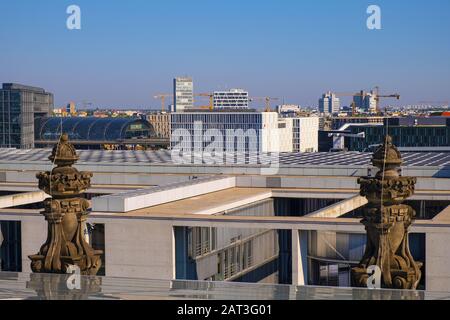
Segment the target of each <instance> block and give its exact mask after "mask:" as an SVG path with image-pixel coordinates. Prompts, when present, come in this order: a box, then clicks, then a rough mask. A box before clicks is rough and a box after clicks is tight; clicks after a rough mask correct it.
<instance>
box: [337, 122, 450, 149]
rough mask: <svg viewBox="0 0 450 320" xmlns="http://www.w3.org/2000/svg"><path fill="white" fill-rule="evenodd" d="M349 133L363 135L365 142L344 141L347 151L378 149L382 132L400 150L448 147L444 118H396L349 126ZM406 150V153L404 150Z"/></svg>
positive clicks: (449, 125)
mask: <svg viewBox="0 0 450 320" xmlns="http://www.w3.org/2000/svg"><path fill="white" fill-rule="evenodd" d="M346 130H348V132H349V133H351V134H357V133H361V132H364V134H365V139H358V138H351V137H349V138H346V141H345V145H346V147H347V148H348V150H350V151H365V150H370V149H371V148H373V147H374V146H376V145H378V144H379V142H380V141H382V140H381V139H383V136H384V135H385V134H386V131H388V132H389V135H391V136H392V138H393V141H394V144H395V145H396V146H398V147H399V148H400V149H401V150H410V151H421V150H424V151H432V150H436V151H438V150H440V151H444V149H447V152H448V151H449V150H448V147H449V146H450V118H448V117H396V118H386V119H384V125H382V126H380V125H376V124H373V123H372V124H367V125H362V124H359V125H357V124H355V125H349V126H348V128H347V129H346ZM405 148H406V149H405Z"/></svg>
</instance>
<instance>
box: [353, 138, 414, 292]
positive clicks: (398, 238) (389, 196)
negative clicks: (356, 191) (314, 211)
mask: <svg viewBox="0 0 450 320" xmlns="http://www.w3.org/2000/svg"><path fill="white" fill-rule="evenodd" d="M372 163H373V165H374V166H376V167H378V168H379V169H380V170H379V172H378V173H377V175H376V176H375V177H374V178H370V177H366V178H360V179H358V183H359V184H360V185H361V192H360V194H361V196H364V197H366V198H367V200H368V201H369V203H368V205H367V208H366V209H365V210H364V218H363V219H362V220H361V223H363V224H364V226H365V229H366V232H367V244H366V250H365V253H364V256H363V258H362V260H361V262H360V263H359V265H358V266H357V267H356V268H353V269H352V281H353V285H354V286H356V287H366V286H367V280H368V277H369V275H368V274H367V268H368V267H369V266H371V265H377V266H378V267H380V269H381V272H382V276H381V284H382V287H384V288H396V289H415V288H417V285H418V283H419V281H420V277H421V272H420V268H421V265H422V264H421V263H416V262H415V261H414V259H413V257H412V255H411V252H410V250H409V242H408V229H409V226H410V225H411V223H412V221H413V219H414V216H415V211H414V210H413V209H412V208H411V207H410V206H407V205H404V204H402V202H403V201H404V200H405V199H406V198H408V197H410V196H411V195H412V194H413V193H414V186H415V183H416V178H412V177H401V176H400V175H399V167H400V165H401V164H402V159H401V155H400V152H399V151H398V150H397V148H396V147H395V146H394V145H393V144H392V139H391V137H389V136H387V137H386V138H385V143H384V144H383V145H382V146H380V147H379V148H378V150H377V151H375V153H374V155H373V158H372Z"/></svg>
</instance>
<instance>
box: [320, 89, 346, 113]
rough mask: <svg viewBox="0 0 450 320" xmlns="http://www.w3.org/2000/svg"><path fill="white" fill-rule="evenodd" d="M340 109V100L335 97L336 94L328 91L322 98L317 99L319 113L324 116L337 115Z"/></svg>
mask: <svg viewBox="0 0 450 320" xmlns="http://www.w3.org/2000/svg"><path fill="white" fill-rule="evenodd" d="M340 108H341V102H340V99H339V98H338V97H337V96H336V94H334V93H332V92H330V91H328V92H327V93H325V94H323V95H322V98H320V99H319V112H320V113H322V114H324V115H328V114H330V115H332V114H337V113H339V110H340Z"/></svg>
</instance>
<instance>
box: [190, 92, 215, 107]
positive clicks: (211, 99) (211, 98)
mask: <svg viewBox="0 0 450 320" xmlns="http://www.w3.org/2000/svg"><path fill="white" fill-rule="evenodd" d="M195 96H196V97H208V98H209V106H207V107H200V109H209V110H210V111H212V110H214V94H213V93H198V94H195Z"/></svg>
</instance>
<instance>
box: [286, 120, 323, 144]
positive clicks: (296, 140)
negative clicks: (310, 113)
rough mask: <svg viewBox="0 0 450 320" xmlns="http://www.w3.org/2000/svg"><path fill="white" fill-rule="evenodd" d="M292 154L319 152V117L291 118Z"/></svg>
mask: <svg viewBox="0 0 450 320" xmlns="http://www.w3.org/2000/svg"><path fill="white" fill-rule="evenodd" d="M292 120H293V126H292V127H293V131H292V134H293V150H292V151H293V152H317V151H319V117H298V118H293V119H292Z"/></svg>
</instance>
